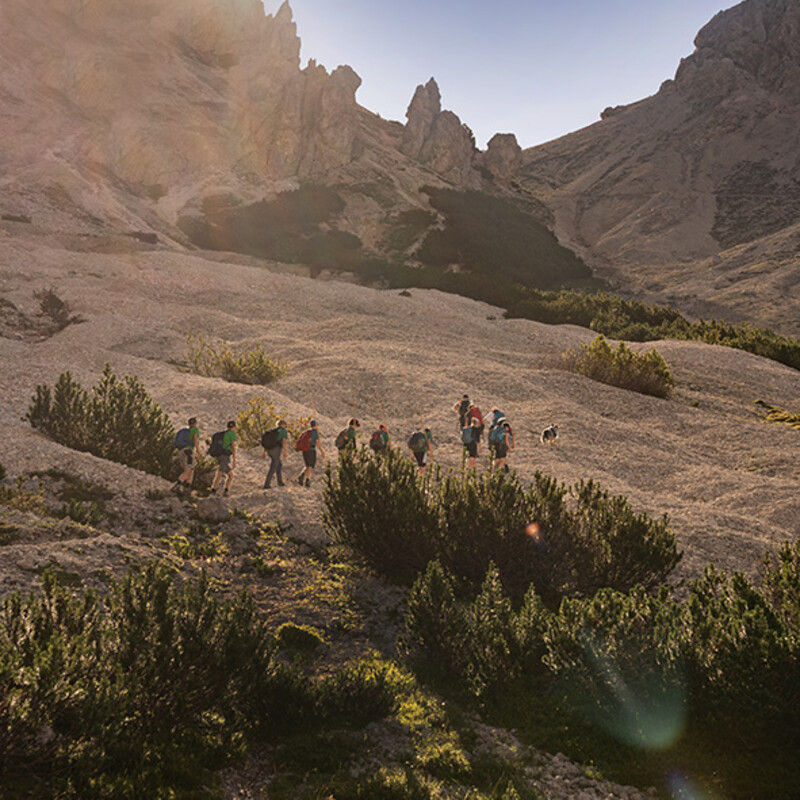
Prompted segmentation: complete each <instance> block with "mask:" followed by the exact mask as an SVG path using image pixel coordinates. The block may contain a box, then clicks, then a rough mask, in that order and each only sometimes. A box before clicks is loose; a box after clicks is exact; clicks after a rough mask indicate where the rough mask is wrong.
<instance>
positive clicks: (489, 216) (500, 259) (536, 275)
mask: <svg viewBox="0 0 800 800" xmlns="http://www.w3.org/2000/svg"><path fill="white" fill-rule="evenodd" d="M423 191H424V192H425V193H426V194H427V195H428V197H429V198H430V202H431V205H432V206H433V207H434V208H435V209H436V210H437V211H439V212H440V213H441V214H443V215H444V217H445V220H446V222H445V227H444V229H443V230H432V231H431V232H430V233H428V235H427V237H426V238H425V242H424V244H423V245H422V247H421V248H420V250H419V253H418V257H419V260H420V261H422V263H423V264H427V265H429V266H433V267H447V266H448V265H449V264H459V265H460V266H461V267H462V268H463V269H466V270H468V271H470V272H476V273H479V274H482V275H486V276H490V277H493V278H501V279H503V280H505V281H508V282H511V283H520V284H523V285H524V286H534V287H538V288H547V287H549V286H553V285H556V284H559V283H563V282H564V281H569V280H576V279H581V278H588V277H590V275H591V272H590V271H589V268H588V267H587V266H586V265H585V264H584V263H583V262H582V261H581V260H580V259H579V258H578V257H577V256H576V255H575V254H574V253H573V252H572V251H571V250H568V249H567V248H566V247H562V246H561V245H560V244H559V243H558V240H557V239H556V237H555V236H554V235H553V234H552V233H551V232H550V231H549V230H548V229H547V228H546V227H545V226H544V225H543V224H542V223H540V222H537V221H536V220H535V219H534V218H533V217H532V216H531V215H530V214H528V213H526V212H525V211H524V210H522V209H521V208H520V207H519V206H518V205H517V204H516V203H514V202H513V201H511V200H507V199H505V198H500V197H492V196H491V195H487V194H484V193H483V192H457V191H454V190H452V189H435V188H432V187H424V188H423Z"/></svg>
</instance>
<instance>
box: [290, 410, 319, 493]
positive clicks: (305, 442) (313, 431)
mask: <svg viewBox="0 0 800 800" xmlns="http://www.w3.org/2000/svg"><path fill="white" fill-rule="evenodd" d="M308 425H309V427H308V429H307V430H305V431H303V433H301V434H300V438H299V439H298V440H297V443H296V444H295V449H297V450H300V451H301V452H302V453H303V463H304V464H305V466H304V467H303V470H302V472H301V473H300V474H299V475H298V476H297V482H298V483H299V484H300V485H301V486H305V487H306V489H308V487H309V486H311V473H312V472H313V471H314V467H316V466H317V453H319V457H320V458H321V459H322V460H323V461H324V460H325V451H324V450H323V449H322V443H321V442H320V439H321V438H322V434H321V433H320V432H319V429H318V428H317V421H316V420H315V419H312V420H311V422H309V423H308Z"/></svg>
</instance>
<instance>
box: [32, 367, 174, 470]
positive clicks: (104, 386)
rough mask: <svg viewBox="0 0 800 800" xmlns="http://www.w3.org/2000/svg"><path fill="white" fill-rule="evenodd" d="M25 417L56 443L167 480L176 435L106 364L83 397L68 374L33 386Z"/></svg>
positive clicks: (135, 387) (143, 393)
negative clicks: (52, 385) (45, 383)
mask: <svg viewBox="0 0 800 800" xmlns="http://www.w3.org/2000/svg"><path fill="white" fill-rule="evenodd" d="M26 418H27V419H28V421H29V422H30V424H31V426H32V427H34V428H36V429H37V430H40V431H42V433H44V434H46V435H47V436H49V437H50V438H51V439H54V440H55V441H56V442H59V444H63V445H65V446H66V447H71V448H72V449H74V450H82V451H84V452H88V453H92V454H93V455H96V456H99V457H100V458H106V459H108V460H109V461H116V462H118V463H120V464H126V465H127V466H129V467H133V468H134V469H140V470H142V471H144V472H149V473H151V474H152V475H161V476H162V477H167V478H169V477H171V476H172V457H173V447H172V443H173V439H174V437H175V430H174V428H173V427H172V423H171V422H170V421H169V419H168V417H167V416H166V414H165V413H164V412H163V411H162V410H161V407H160V406H159V405H158V403H156V402H155V401H154V400H153V399H152V398H151V397H150V395H149V394H148V393H147V390H146V389H145V387H144V385H143V384H142V383H141V381H140V380H139V379H138V378H137V377H136V376H135V375H126V376H125V377H124V378H122V379H120V378H117V376H116V375H115V374H114V370H113V369H112V367H111V365H110V364H106V366H105V369H104V370H103V376H102V378H101V379H100V381H99V382H98V383H97V384H96V385H95V386H93V387H92V390H91V392H87V391H86V389H84V388H83V387H82V386H81V385H80V384H79V383H78V382H77V381H75V380H74V379H73V377H72V374H71V373H70V372H64V373H62V374H61V375H60V376H59V378H58V381H56V384H55V386H54V387H53V388H52V389H51V388H50V387H49V386H46V385H39V386H37V387H36V394H35V395H34V397H33V398H32V400H31V405H30V407H29V408H28V412H27V415H26Z"/></svg>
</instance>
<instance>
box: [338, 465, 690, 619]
mask: <svg viewBox="0 0 800 800" xmlns="http://www.w3.org/2000/svg"><path fill="white" fill-rule="evenodd" d="M324 503H325V509H324V512H323V519H324V524H325V526H326V528H327V530H328V532H329V533H330V535H331V537H332V538H333V539H334V541H337V542H339V543H340V544H343V545H345V546H347V547H348V548H350V549H351V550H353V551H355V552H357V553H358V554H359V555H361V556H362V557H363V558H365V559H366V561H367V562H369V564H370V565H371V566H372V567H374V568H375V569H377V570H378V571H380V572H382V573H383V574H385V575H387V576H388V577H390V578H392V579H394V580H398V581H400V582H406V583H408V582H410V581H412V580H413V579H414V578H415V577H416V575H417V574H418V573H419V572H421V571H423V570H425V568H426V567H427V565H428V562H430V561H432V560H434V559H438V560H439V561H440V562H441V564H442V566H444V567H446V568H447V569H449V570H451V571H452V572H453V573H454V574H455V575H456V576H457V577H458V579H459V581H460V582H462V584H463V585H464V586H465V587H477V586H479V585H480V583H481V581H482V580H483V577H484V575H485V574H486V570H487V569H488V567H489V564H490V563H494V564H495V565H496V566H497V569H498V570H499V572H500V575H501V578H502V581H503V585H504V586H505V587H506V589H507V590H508V591H510V592H511V593H512V595H513V596H514V597H515V598H516V600H517V601H519V600H521V598H522V597H523V595H524V594H525V592H526V590H527V589H528V586H529V585H530V584H531V583H533V584H534V585H535V587H536V590H537V592H538V593H539V594H540V595H541V596H542V597H543V598H544V599H545V600H546V602H548V603H549V604H552V605H556V604H557V603H558V602H559V600H560V599H561V598H562V597H564V596H590V595H592V594H594V592H596V591H597V590H598V589H599V588H601V587H604V586H610V587H613V588H616V589H619V590H620V591H627V590H628V589H630V588H631V587H632V586H634V585H636V584H638V583H641V584H643V585H645V586H647V587H648V588H652V587H656V586H658V585H660V584H661V583H662V582H663V581H664V580H665V578H666V577H667V575H669V573H670V572H671V571H672V570H673V569H674V567H675V566H676V565H677V563H678V561H679V560H680V557H681V556H680V554H679V553H678V551H677V547H676V544H675V537H674V535H673V534H672V533H671V531H670V530H669V525H668V520H667V518H666V517H663V518H662V519H660V520H654V519H652V518H650V517H648V516H646V515H644V514H636V513H634V511H633V510H632V509H631V508H630V505H629V504H628V502H627V501H626V500H625V498H623V497H613V496H610V495H609V494H608V493H607V492H604V491H603V490H602V489H600V488H599V487H597V486H596V485H595V484H594V483H592V482H586V483H580V484H578V485H576V486H574V487H572V488H571V489H567V488H565V487H564V486H561V485H559V484H558V483H557V482H556V481H554V480H553V479H552V478H549V477H548V476H546V475H543V474H541V473H537V474H536V475H535V476H534V481H533V483H532V484H531V485H530V486H529V487H527V488H525V487H524V486H523V485H522V483H521V482H520V480H519V478H518V477H517V476H516V474H515V473H512V474H510V475H506V474H505V473H502V472H493V473H486V474H482V475H480V476H477V475H475V474H474V473H472V472H463V471H462V472H456V471H449V472H443V471H441V470H438V469H431V470H429V471H428V473H427V475H426V476H425V477H424V478H420V477H419V475H418V473H417V470H416V468H415V466H414V464H413V462H411V461H410V460H409V459H407V458H405V457H404V456H403V455H402V453H401V452H400V451H399V450H396V449H393V450H391V449H390V451H389V452H387V453H386V455H385V457H383V458H375V457H374V456H373V455H372V453H370V452H368V451H366V450H362V451H360V452H353V453H344V454H342V456H341V457H340V459H339V465H338V467H337V469H336V470H333V469H332V468H330V467H329V468H328V469H327V471H326V481H325V492H324Z"/></svg>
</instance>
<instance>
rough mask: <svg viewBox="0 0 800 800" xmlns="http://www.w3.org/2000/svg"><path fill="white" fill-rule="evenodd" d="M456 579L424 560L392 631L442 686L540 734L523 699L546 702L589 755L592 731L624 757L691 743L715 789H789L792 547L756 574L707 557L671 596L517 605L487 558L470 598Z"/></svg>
mask: <svg viewBox="0 0 800 800" xmlns="http://www.w3.org/2000/svg"><path fill="white" fill-rule="evenodd" d="M457 586H458V578H457V576H455V575H454V574H453V573H452V572H450V571H449V570H448V569H446V568H444V567H442V566H441V565H440V564H439V563H438V562H434V563H432V564H430V565H429V566H428V569H427V570H426V571H425V572H424V573H423V574H421V575H420V576H419V577H418V579H417V581H416V582H415V584H414V586H413V587H412V589H411V591H410V593H409V597H408V603H407V615H406V625H405V634H404V636H403V637H402V640H401V650H402V652H403V653H404V654H405V656H406V657H407V658H408V659H409V661H410V663H412V664H413V665H414V666H415V668H416V669H417V670H420V671H422V672H423V673H424V674H426V675H428V676H430V677H431V678H433V679H434V680H435V681H436V682H437V683H438V685H440V686H441V687H443V688H444V690H445V691H447V692H450V693H453V692H455V693H456V694H461V695H463V694H467V695H472V696H474V697H476V698H480V699H481V703H482V707H483V708H484V709H487V710H492V709H496V710H498V711H499V712H501V713H502V714H503V715H504V717H503V719H504V724H505V725H507V726H513V727H517V726H521V727H526V728H528V729H529V730H530V729H532V728H534V729H535V728H536V726H537V725H540V726H541V730H542V731H545V732H546V731H549V732H550V734H551V735H552V728H551V727H549V726H550V723H549V722H548V721H547V720H546V719H542V720H540V721H539V722H537V721H535V720H532V718H531V713H532V710H533V708H535V707H536V705H535V703H534V705H531V704H530V703H529V702H528V701H527V700H525V698H536V702H537V703H539V704H540V705H539V709H540V711H541V702H542V700H541V698H546V703H552V704H554V705H553V706H552V707H550V706H548V708H550V710H549V712H547V713H549V714H552V713H558V714H561V715H565V716H564V720H563V725H564V726H565V729H566V728H569V729H570V730H571V731H572V738H571V742H572V745H573V746H577V745H580V742H579V741H578V740H577V739H576V738H575V737H576V735H582V736H585V737H588V738H587V739H586V740H584V742H583V745H581V746H585V747H586V748H587V749H588V752H590V753H592V755H593V756H594V757H596V756H597V754H598V751H601V750H602V748H601V747H599V746H598V742H599V741H601V740H603V741H607V742H608V741H610V742H615V743H616V745H615V746H614V747H616V748H618V747H619V746H620V745H624V746H626V747H629V748H631V749H630V750H629V751H628V752H629V753H630V754H631V756H630V757H632V758H633V759H636V758H639V759H640V760H641V759H645V760H646V757H645V756H644V755H642V754H644V753H653V752H658V751H662V750H665V751H667V753H668V755H667V757H666V759H667V761H668V762H669V763H675V762H676V760H677V761H681V760H683V761H695V762H696V761H697V758H696V751H697V750H698V749H699V750H700V751H701V752H702V754H703V757H702V761H701V764H702V768H703V769H706V770H707V771H708V775H707V777H709V778H711V777H713V779H714V780H715V782H717V783H718V785H720V786H721V787H724V788H725V789H726V791H725V792H724V793H725V794H726V796H731V797H759V798H764V799H765V800H766V798H771V797H784V796H786V797H788V796H792V795H793V788H792V787H796V786H797V785H798V781H800V766H798V762H797V759H796V758H795V754H796V752H797V748H798V746H800V703H798V687H799V686H800V544H799V543H795V544H793V545H789V544H786V545H784V546H783V547H782V548H781V550H780V551H779V552H778V553H776V554H771V555H769V556H768V557H766V558H765V561H764V570H763V578H762V580H761V582H760V584H754V583H751V582H750V581H749V580H747V579H746V578H745V577H744V576H742V575H740V574H737V573H733V574H727V573H725V572H721V571H719V570H717V569H715V568H714V567H713V566H710V567H708V568H707V569H706V571H705V573H704V575H703V576H702V577H701V578H700V579H698V580H695V581H693V582H691V583H690V584H688V586H687V587H686V588H685V591H684V592H682V595H683V594H685V595H686V596H685V597H684V596H682V597H681V598H678V597H677V596H676V595H675V594H673V592H672V591H671V590H670V589H669V588H668V587H666V586H662V587H660V588H659V589H658V590H656V591H648V590H646V589H645V588H644V587H642V586H635V587H633V588H632V589H630V591H627V592H619V591H615V590H612V589H601V590H599V591H598V592H597V593H596V594H594V595H593V596H591V597H582V598H579V597H566V598H565V599H564V600H563V601H562V602H561V604H560V605H559V606H558V607H557V608H555V609H554V608H552V607H551V608H548V606H547V605H546V604H545V603H544V602H543V601H542V599H541V598H540V597H539V596H538V595H537V593H536V591H535V589H534V588H533V587H531V588H530V589H529V590H528V592H527V593H526V595H525V598H524V601H523V603H522V604H521V605H518V604H517V603H516V602H514V599H513V597H512V596H511V595H510V593H509V592H507V591H506V589H505V588H504V586H503V583H502V580H501V573H500V571H499V570H498V569H497V568H496V567H494V565H492V566H490V568H489V570H488V572H487V575H486V578H485V580H484V582H483V585H482V587H481V589H480V591H479V592H478V594H477V595H476V596H474V597H472V598H468V597H464V596H461V597H459V595H458V592H457ZM509 698H516V701H514V702H511V703H509ZM579 731H583V733H582V734H578V732H579ZM551 746H553V745H551ZM557 746H561V745H557ZM584 752H586V751H585V750H584ZM636 753H638V754H639V755H638V756H637V755H635V754H636ZM730 753H735V754H736V757H735V759H733V760H731V759H730V758H729V757H728V756H729V754H730ZM599 766H601V767H602V764H600V765H599Z"/></svg>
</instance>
